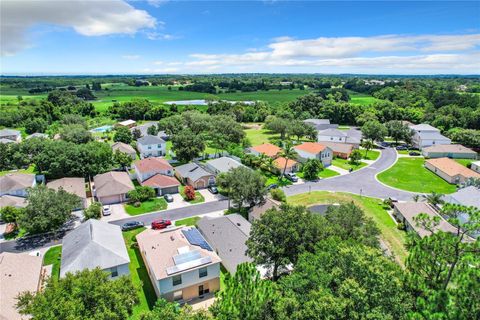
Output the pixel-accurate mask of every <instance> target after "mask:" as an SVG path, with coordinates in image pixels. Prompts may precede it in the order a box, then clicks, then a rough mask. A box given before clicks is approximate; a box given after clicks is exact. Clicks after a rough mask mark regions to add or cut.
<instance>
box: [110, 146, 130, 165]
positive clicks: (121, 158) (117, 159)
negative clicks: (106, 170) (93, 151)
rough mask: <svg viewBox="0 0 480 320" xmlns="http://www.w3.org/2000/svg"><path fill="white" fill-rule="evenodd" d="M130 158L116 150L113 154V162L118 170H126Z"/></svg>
mask: <svg viewBox="0 0 480 320" xmlns="http://www.w3.org/2000/svg"><path fill="white" fill-rule="evenodd" d="M132 161H133V159H132V157H131V156H130V155H129V154H127V153H124V152H121V151H120V150H116V151H115V153H114V154H113V162H114V163H115V164H117V165H118V166H119V167H120V168H123V169H125V168H127V167H129V166H130V165H131V164H132Z"/></svg>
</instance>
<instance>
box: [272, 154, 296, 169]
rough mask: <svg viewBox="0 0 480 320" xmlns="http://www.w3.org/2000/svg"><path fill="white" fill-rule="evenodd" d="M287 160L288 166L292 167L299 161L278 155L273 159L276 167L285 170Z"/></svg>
mask: <svg viewBox="0 0 480 320" xmlns="http://www.w3.org/2000/svg"><path fill="white" fill-rule="evenodd" d="M285 162H286V163H287V168H291V167H293V166H294V165H296V164H297V163H298V162H297V161H295V160H292V159H288V161H287V159H286V158H284V157H278V158H277V159H275V160H274V161H273V163H275V167H277V168H278V169H281V170H283V168H285Z"/></svg>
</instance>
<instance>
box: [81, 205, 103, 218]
mask: <svg viewBox="0 0 480 320" xmlns="http://www.w3.org/2000/svg"><path fill="white" fill-rule="evenodd" d="M83 215H84V218H85V221H86V220H88V219H100V218H101V217H102V204H101V203H100V202H94V203H92V204H91V205H90V207H88V208H87V209H85V210H84V211H83Z"/></svg>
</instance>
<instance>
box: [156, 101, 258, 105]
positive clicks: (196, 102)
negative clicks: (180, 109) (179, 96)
mask: <svg viewBox="0 0 480 320" xmlns="http://www.w3.org/2000/svg"><path fill="white" fill-rule="evenodd" d="M224 101H226V100H224ZM208 102H209V101H207V100H177V101H166V102H164V103H165V104H168V105H172V104H176V105H178V106H206V105H208ZM227 102H229V103H231V104H234V103H237V102H240V103H244V104H248V105H252V104H254V103H255V101H227Z"/></svg>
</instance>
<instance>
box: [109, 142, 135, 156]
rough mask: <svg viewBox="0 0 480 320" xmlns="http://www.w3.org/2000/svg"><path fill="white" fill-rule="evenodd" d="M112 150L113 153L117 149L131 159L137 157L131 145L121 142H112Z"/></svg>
mask: <svg viewBox="0 0 480 320" xmlns="http://www.w3.org/2000/svg"><path fill="white" fill-rule="evenodd" d="M112 151H113V153H115V152H116V151H119V152H122V153H125V154H128V155H129V156H130V158H132V159H133V160H135V159H136V158H137V151H135V149H134V148H133V147H132V146H131V145H129V144H126V143H123V142H115V143H114V144H112Z"/></svg>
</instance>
